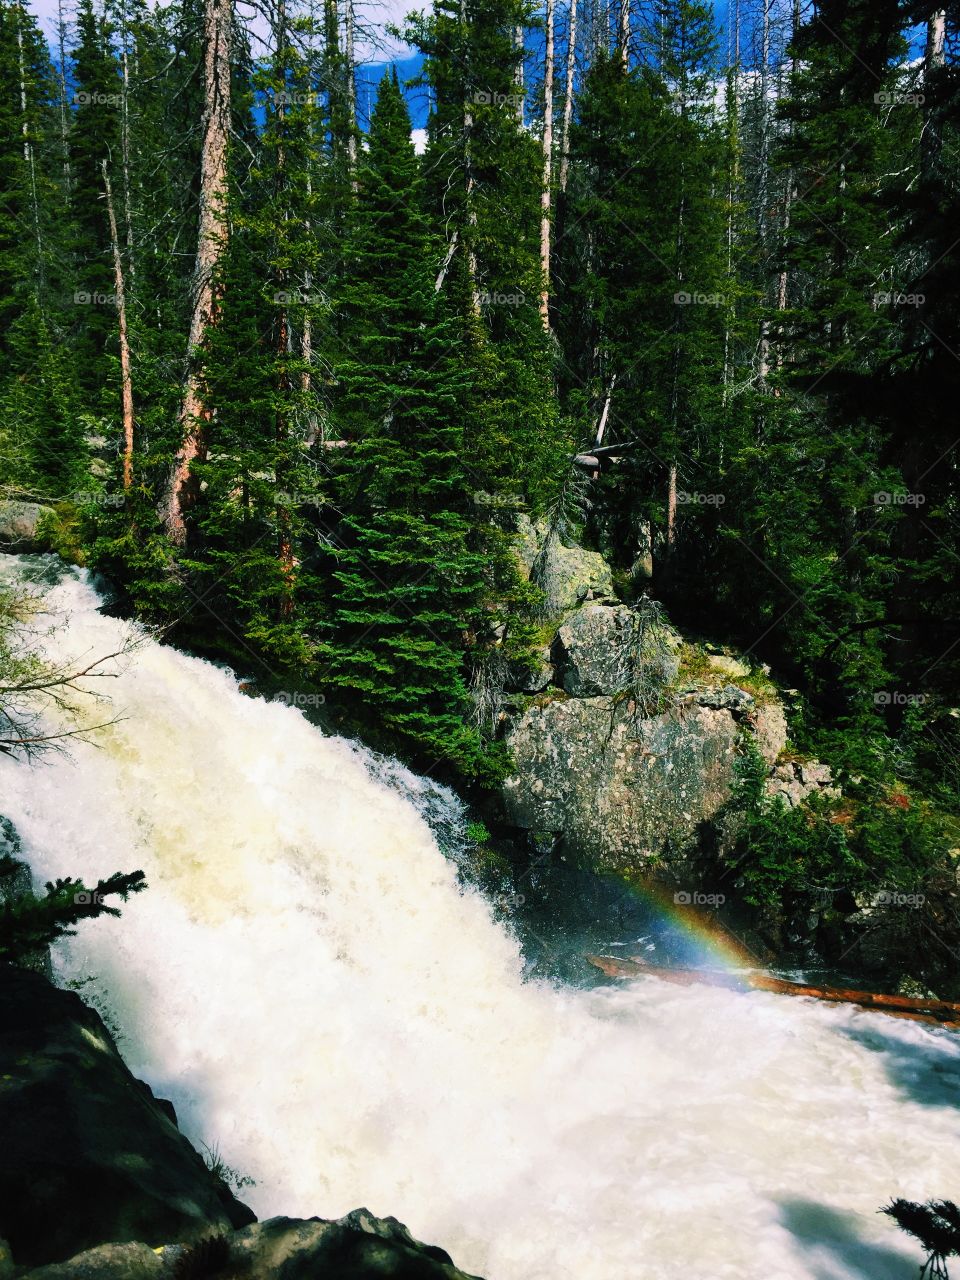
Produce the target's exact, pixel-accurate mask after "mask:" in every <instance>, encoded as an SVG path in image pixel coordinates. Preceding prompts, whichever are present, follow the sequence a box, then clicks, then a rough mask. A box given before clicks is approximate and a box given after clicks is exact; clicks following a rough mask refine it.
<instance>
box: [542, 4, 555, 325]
mask: <svg viewBox="0 0 960 1280" xmlns="http://www.w3.org/2000/svg"><path fill="white" fill-rule="evenodd" d="M553 16H554V0H547V14H546V39H547V47H546V53H545V55H544V58H545V61H544V67H543V186H542V187H541V190H540V273H541V276H542V277H543V291H542V293H541V294H540V317H541V319H542V320H543V327H544V328H545V329H549V328H550V197H551V184H552V181H553Z"/></svg>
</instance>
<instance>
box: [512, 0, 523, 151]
mask: <svg viewBox="0 0 960 1280" xmlns="http://www.w3.org/2000/svg"><path fill="white" fill-rule="evenodd" d="M513 43H514V44H515V45H516V49H517V66H516V70H515V71H514V73H513V83H514V86H515V88H516V90H517V101H516V104H515V105H516V108H517V124H519V125H520V127H521V128H522V127H523V99H524V87H523V80H524V77H523V59H524V45H523V27H522V25H521V24H520V23H519V22H518V23H517V25H516V27H515V28H514V32H513Z"/></svg>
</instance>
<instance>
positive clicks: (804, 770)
mask: <svg viewBox="0 0 960 1280" xmlns="http://www.w3.org/2000/svg"><path fill="white" fill-rule="evenodd" d="M832 782H833V775H832V773H831V772H830V767H829V765H825V764H820V762H819V761H818V760H807V761H805V762H804V763H803V764H796V763H794V762H793V761H787V763H786V764H778V765H777V766H776V768H775V769H774V770H773V771H772V773H771V774H770V777H769V778H768V779H767V782H766V792H767V795H768V796H770V797H771V799H776V798H779V799H781V800H782V801H783V802H784V804H785V805H786V806H787V808H788V809H795V808H796V807H797V805H799V804H802V803H803V802H804V800H808V799H809V798H810V797H811V796H814V795H822V796H829V797H831V798H833V797H836V796H838V795H839V794H840V791H839V788H837V787H835V786H832V785H831V784H832Z"/></svg>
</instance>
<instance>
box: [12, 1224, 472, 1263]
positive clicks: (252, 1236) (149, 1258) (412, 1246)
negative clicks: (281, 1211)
mask: <svg viewBox="0 0 960 1280" xmlns="http://www.w3.org/2000/svg"><path fill="white" fill-rule="evenodd" d="M138 1267H139V1268H140V1269H139V1270H137V1268H138ZM154 1275H157V1276H160V1275H166V1276H171V1275H182V1276H184V1277H186V1276H195V1277H197V1280H200V1277H202V1276H208V1275H209V1276H219V1275H223V1276H224V1277H227V1276H242V1277H243V1280H321V1278H322V1280H477V1277H474V1276H468V1275H466V1273H465V1272H463V1271H460V1270H458V1269H457V1268H456V1267H455V1266H454V1265H453V1262H452V1261H451V1259H450V1255H449V1254H448V1253H446V1252H445V1251H444V1250H443V1249H438V1248H436V1247H435V1246H433V1245H426V1244H421V1243H420V1242H419V1241H418V1240H415V1239H414V1238H413V1236H411V1234H410V1232H409V1231H408V1230H407V1228H406V1227H405V1226H403V1224H402V1223H400V1222H398V1221H397V1220H396V1218H375V1217H374V1216H373V1214H372V1213H370V1212H369V1211H368V1210H367V1209H355V1210H354V1211H353V1213H349V1214H347V1215H346V1217H344V1218H339V1219H337V1220H335V1221H327V1220H326V1219H323V1218H306V1219H303V1218H270V1219H269V1220H268V1221H266V1222H258V1223H256V1224H255V1225H253V1226H249V1227H246V1228H244V1229H243V1230H241V1231H235V1232H233V1233H230V1234H225V1235H222V1236H220V1237H219V1238H217V1237H214V1238H210V1237H208V1238H207V1239H205V1240H203V1241H201V1242H199V1243H197V1244H196V1245H193V1246H178V1245H174V1246H168V1247H167V1248H165V1249H162V1250H160V1251H159V1253H158V1252H155V1251H154V1250H151V1249H149V1248H148V1247H147V1246H146V1245H144V1244H121V1245H117V1244H108V1245H102V1246H101V1247H100V1248H97V1249H90V1250H87V1251H86V1252H84V1253H81V1254H79V1255H78V1256H77V1257H74V1258H71V1259H70V1260H69V1262H64V1263H59V1264H56V1265H54V1266H46V1267H39V1268H37V1269H35V1270H33V1271H28V1272H27V1273H26V1275H25V1276H24V1277H23V1280H139V1278H140V1277H141V1276H142V1277H150V1276H154Z"/></svg>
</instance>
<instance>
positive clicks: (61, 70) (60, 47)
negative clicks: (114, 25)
mask: <svg viewBox="0 0 960 1280" xmlns="http://www.w3.org/2000/svg"><path fill="white" fill-rule="evenodd" d="M57 58H58V61H59V66H58V67H57V85H58V87H59V92H58V97H59V99H60V102H59V107H60V148H61V151H62V153H63V191H64V196H65V197H66V199H68V200H69V198H70V143H69V141H68V136H69V129H68V125H67V22H66V19H65V18H64V16H63V0H57Z"/></svg>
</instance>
